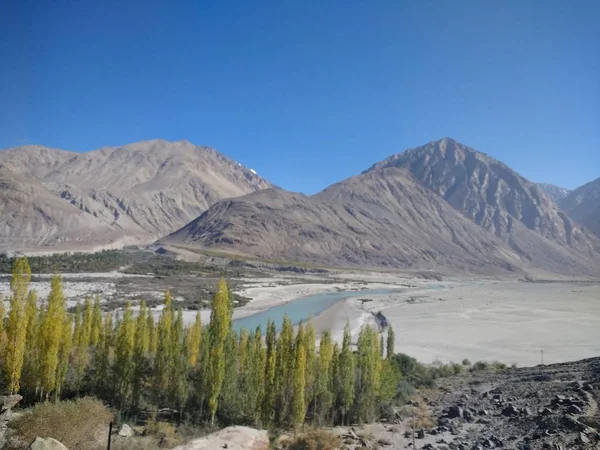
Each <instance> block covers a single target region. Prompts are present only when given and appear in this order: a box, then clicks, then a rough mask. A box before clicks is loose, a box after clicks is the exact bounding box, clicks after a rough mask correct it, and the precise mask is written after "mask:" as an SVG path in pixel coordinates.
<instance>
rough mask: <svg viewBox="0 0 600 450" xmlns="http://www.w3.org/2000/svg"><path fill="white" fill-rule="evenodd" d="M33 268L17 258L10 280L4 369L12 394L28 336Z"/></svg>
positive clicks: (18, 378) (17, 384)
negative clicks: (29, 293) (29, 292)
mask: <svg viewBox="0 0 600 450" xmlns="http://www.w3.org/2000/svg"><path fill="white" fill-rule="evenodd" d="M30 281H31V269H30V268H29V264H28V263H27V259H26V258H18V259H16V260H15V263H14V266H13V270H12V277H11V280H10V289H11V293H12V295H11V298H10V311H9V313H8V320H7V321H6V341H5V344H4V354H3V364H2V369H3V372H4V378H5V380H6V383H7V385H8V391H9V392H10V393H11V394H14V393H15V392H18V391H19V387H20V382H21V371H22V369H23V359H24V357H25V343H26V337H27V319H28V317H27V314H26V302H27V291H28V290H29V282H30Z"/></svg>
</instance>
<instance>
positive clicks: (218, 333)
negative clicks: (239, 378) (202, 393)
mask: <svg viewBox="0 0 600 450" xmlns="http://www.w3.org/2000/svg"><path fill="white" fill-rule="evenodd" d="M230 309H231V305H230V301H229V289H228V288H227V283H226V282H225V280H224V279H221V281H220V282H219V286H218V288H217V292H216V293H215V295H214V297H213V301H212V310H211V315H210V324H209V355H208V359H209V361H208V364H209V371H208V380H207V381H208V383H207V386H206V388H207V394H208V408H209V414H210V420H211V423H213V424H214V422H215V414H216V412H217V407H218V404H219V395H220V393H221V387H222V385H223V378H224V376H225V365H224V355H223V349H224V346H225V341H226V339H227V334H228V333H229V329H230V328H231V311H230Z"/></svg>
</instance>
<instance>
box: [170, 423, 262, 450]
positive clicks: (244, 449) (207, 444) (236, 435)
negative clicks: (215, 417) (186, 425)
mask: <svg viewBox="0 0 600 450" xmlns="http://www.w3.org/2000/svg"><path fill="white" fill-rule="evenodd" d="M225 444H227V448H228V449H229V450H251V449H256V448H267V447H268V445H269V437H268V433H267V431H266V430H257V429H254V428H249V427H243V426H232V427H227V428H223V429H222V430H219V431H217V432H216V433H212V434H209V435H208V436H205V437H203V438H200V439H195V440H193V441H191V442H189V443H188V444H186V445H181V446H179V447H175V448H174V449H173V450H215V449H219V448H224V447H223V445H225Z"/></svg>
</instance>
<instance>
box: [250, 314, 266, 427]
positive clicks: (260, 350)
mask: <svg viewBox="0 0 600 450" xmlns="http://www.w3.org/2000/svg"><path fill="white" fill-rule="evenodd" d="M249 345H250V358H249V359H250V364H249V365H250V367H249V370H248V376H249V378H250V392H251V393H252V398H251V399H250V405H251V407H252V418H253V420H254V423H255V424H259V422H260V417H261V408H262V405H263V397H264V395H265V383H264V373H265V360H266V349H265V347H263V343H262V331H261V328H260V325H259V326H258V327H256V331H255V332H254V339H252V342H251V343H250V344H249Z"/></svg>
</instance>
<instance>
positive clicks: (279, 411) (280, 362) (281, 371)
mask: <svg viewBox="0 0 600 450" xmlns="http://www.w3.org/2000/svg"><path fill="white" fill-rule="evenodd" d="M293 340H294V330H293V327H292V322H291V321H290V318H289V317H288V316H287V314H286V315H285V316H284V318H283V325H282V327H281V332H280V333H279V339H278V340H277V363H276V369H275V387H276V393H277V397H276V401H275V412H276V421H277V423H278V424H279V425H283V424H285V422H286V421H287V418H288V417H289V413H290V401H291V394H292V372H293V370H294V363H295V360H294V342H293Z"/></svg>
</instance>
